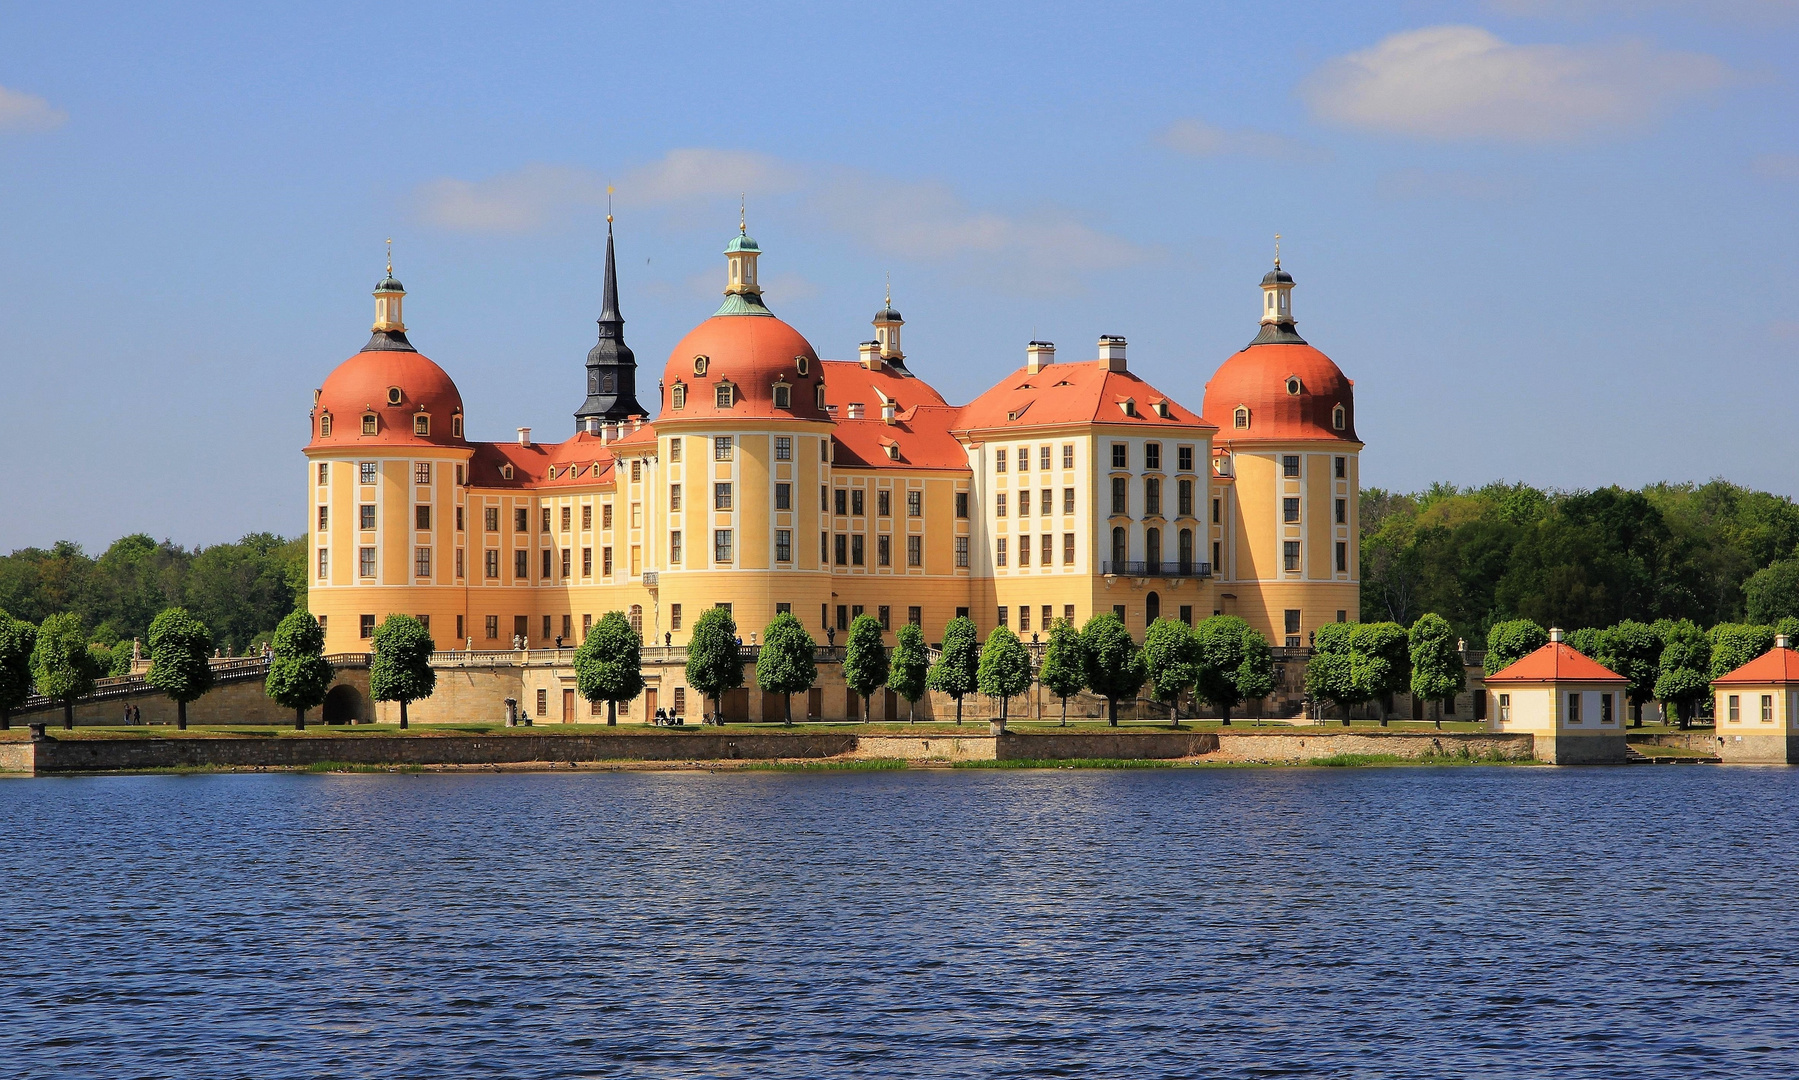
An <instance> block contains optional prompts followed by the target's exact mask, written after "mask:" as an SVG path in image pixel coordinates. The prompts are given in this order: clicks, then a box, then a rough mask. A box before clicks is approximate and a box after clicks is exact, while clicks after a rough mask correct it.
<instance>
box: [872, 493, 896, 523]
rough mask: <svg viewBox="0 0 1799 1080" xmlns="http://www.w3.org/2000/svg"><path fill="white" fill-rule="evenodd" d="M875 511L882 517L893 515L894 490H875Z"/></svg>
mask: <svg viewBox="0 0 1799 1080" xmlns="http://www.w3.org/2000/svg"><path fill="white" fill-rule="evenodd" d="M875 513H876V514H878V515H880V516H881V517H892V516H893V492H891V491H888V490H886V489H882V490H880V491H877V492H875Z"/></svg>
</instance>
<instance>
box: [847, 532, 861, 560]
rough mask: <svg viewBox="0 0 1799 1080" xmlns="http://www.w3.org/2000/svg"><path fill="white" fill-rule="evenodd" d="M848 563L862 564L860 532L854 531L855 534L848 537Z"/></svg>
mask: <svg viewBox="0 0 1799 1080" xmlns="http://www.w3.org/2000/svg"><path fill="white" fill-rule="evenodd" d="M850 565H851V566H862V565H864V564H863V561H862V534H861V533H856V534H855V535H853V536H851V537H850Z"/></svg>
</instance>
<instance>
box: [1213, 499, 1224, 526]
mask: <svg viewBox="0 0 1799 1080" xmlns="http://www.w3.org/2000/svg"><path fill="white" fill-rule="evenodd" d="M1223 520H1224V500H1223V499H1213V500H1212V524H1214V525H1217V524H1219V523H1221V522H1222V521H1223Z"/></svg>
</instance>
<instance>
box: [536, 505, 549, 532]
mask: <svg viewBox="0 0 1799 1080" xmlns="http://www.w3.org/2000/svg"><path fill="white" fill-rule="evenodd" d="M537 531H538V532H546V533H547V532H549V531H550V508H549V507H547V506H546V507H544V508H543V520H542V523H541V524H540V525H539V526H538V530H537Z"/></svg>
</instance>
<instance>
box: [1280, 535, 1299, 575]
mask: <svg viewBox="0 0 1799 1080" xmlns="http://www.w3.org/2000/svg"><path fill="white" fill-rule="evenodd" d="M1281 566H1282V568H1283V569H1286V570H1298V569H1299V541H1297V540H1284V541H1282V542H1281Z"/></svg>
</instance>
